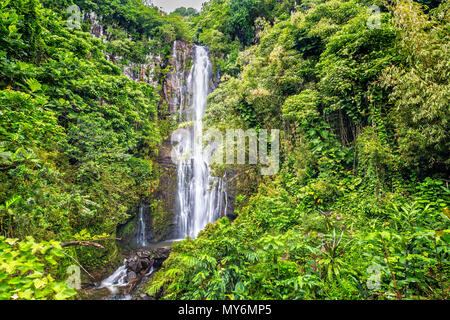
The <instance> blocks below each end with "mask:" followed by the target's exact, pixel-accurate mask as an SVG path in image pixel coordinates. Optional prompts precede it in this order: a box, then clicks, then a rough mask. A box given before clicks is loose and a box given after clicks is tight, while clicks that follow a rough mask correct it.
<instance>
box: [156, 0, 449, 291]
mask: <svg viewBox="0 0 450 320" xmlns="http://www.w3.org/2000/svg"><path fill="white" fill-rule="evenodd" d="M237 2H238V1H236V2H234V1H220V2H219V1H213V2H211V3H210V5H209V6H208V7H207V8H206V10H205V11H204V12H202V14H201V15H200V16H199V17H197V18H196V19H197V20H196V21H207V22H208V21H209V22H210V23H212V24H214V23H216V21H221V22H220V23H219V22H217V25H216V26H217V28H215V27H212V28H209V29H206V30H207V31H205V29H203V33H201V34H200V37H199V39H202V40H203V41H211V42H210V43H211V47H212V48H213V46H214V45H215V44H216V42H215V41H216V40H212V38H211V39H208V38H207V37H206V34H208V32H211V33H214V32H218V31H219V30H220V29H218V28H219V27H220V28H222V27H225V26H226V24H224V23H222V19H224V17H223V14H225V16H226V17H228V16H227V15H226V12H227V11H226V10H224V9H219V8H220V6H222V7H223V6H228V5H232V3H237ZM239 3H243V2H239ZM252 3H254V4H258V5H261V4H262V3H264V4H266V3H267V2H262V1H261V2H258V1H254V2H252ZM370 4H371V3H370ZM368 5H369V2H366V1H356V0H351V1H342V0H333V1H309V2H302V7H301V8H300V9H299V10H297V12H295V13H293V14H291V15H288V16H283V15H281V16H280V17H279V21H278V22H276V23H274V24H271V23H269V22H270V21H271V14H269V15H268V17H267V18H266V19H265V21H266V23H265V24H264V29H263V30H261V31H260V32H259V33H258V36H257V39H255V38H253V39H255V40H254V41H255V42H257V44H256V45H253V46H250V47H248V48H247V49H246V50H245V51H242V52H241V53H240V54H239V56H238V57H237V58H236V60H235V61H236V64H235V66H237V68H235V69H225V70H226V71H229V72H228V75H226V76H225V77H223V83H222V84H221V85H220V87H219V88H218V89H217V90H216V91H215V92H214V93H213V94H211V95H210V98H209V107H208V115H207V120H208V122H209V124H210V125H212V126H217V127H219V128H222V129H226V128H229V127H236V128H254V129H257V130H258V129H260V128H281V129H283V131H284V137H283V150H282V154H281V158H282V159H281V163H282V168H281V170H280V172H279V174H277V175H276V176H274V177H266V178H264V179H263V178H261V177H260V176H259V172H258V171H256V170H255V168H254V167H251V166H241V168H240V169H238V170H237V171H238V172H237V176H238V178H236V180H237V181H238V182H237V183H238V196H237V199H236V200H237V201H236V202H237V204H238V209H237V210H236V211H237V214H238V218H237V219H236V220H235V221H234V222H232V223H231V222H230V221H228V219H222V220H220V221H219V222H218V223H216V224H215V225H214V226H209V227H208V228H207V230H205V231H204V232H203V233H202V234H201V236H200V237H199V239H197V240H195V241H191V240H189V241H185V242H182V243H179V244H177V245H176V246H175V247H174V249H173V251H172V254H171V257H170V258H169V259H168V260H167V261H166V262H165V267H164V269H163V270H162V271H160V272H159V273H158V274H157V276H156V279H155V280H154V281H153V283H152V284H151V285H150V287H149V292H150V293H152V294H157V293H159V294H161V295H162V296H163V297H164V298H166V299H424V298H425V299H447V298H448V294H449V292H448V288H449V279H448V276H449V256H448V249H449V243H450V230H449V217H450V216H449V207H448V206H449V200H450V194H449V192H450V191H449V189H448V180H446V179H447V178H448V165H449V157H448V150H449V140H448V129H449V123H448V120H449V118H450V117H449V108H448V101H449V97H450V86H449V81H448V79H449V75H450V67H449V66H450V65H449V63H448V62H449V61H450V51H449V47H448V43H449V34H450V33H449V32H448V31H449V27H450V24H449V2H448V1H444V2H442V3H441V4H440V6H437V4H435V8H432V9H431V10H428V9H427V12H428V13H427V14H425V13H423V11H422V8H421V7H420V5H419V4H417V3H413V2H411V1H406V0H405V1H397V2H395V3H391V4H390V5H387V3H381V2H378V5H380V6H381V8H382V11H381V16H380V22H381V24H380V28H368V27H367V21H368V20H370V16H371V14H372V13H370V12H369V13H368V12H367V6H368ZM247 9H248V8H247V7H246V8H243V9H242V10H247ZM273 13H274V11H272V14H273ZM233 14H237V15H240V14H242V11H239V10H238V11H233ZM264 18H265V17H264ZM225 19H228V18H225ZM227 21H228V20H227ZM252 23H253V22H249V25H252ZM198 25H199V24H198ZM241 30H251V28H241ZM224 34H225V33H224ZM228 35H230V36H232V34H231V33H228ZM235 36H236V37H237V39H239V40H240V41H239V45H240V46H245V45H248V44H250V43H251V42H252V41H248V40H247V39H252V37H254V35H253V34H249V35H246V36H248V38H245V37H244V38H241V37H240V35H238V34H236V35H235ZM235 39H236V38H235ZM207 43H208V42H207ZM218 43H219V44H220V45H222V46H223V47H224V48H225V46H226V45H232V42H231V43H230V42H227V41H226V38H223V39H222V40H220V41H218ZM222 53H226V50H224V51H222ZM218 57H219V58H223V57H225V59H228V60H230V59H231V58H230V57H233V53H229V54H228V56H226V55H225V56H220V55H219V56H218ZM219 64H220V62H219ZM236 70H240V72H239V74H236V73H235V71H236ZM233 169H236V168H235V167H234V168H233ZM240 177H245V178H240Z"/></svg>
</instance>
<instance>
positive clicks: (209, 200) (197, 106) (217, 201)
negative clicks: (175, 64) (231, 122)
mask: <svg viewBox="0 0 450 320" xmlns="http://www.w3.org/2000/svg"><path fill="white" fill-rule="evenodd" d="M211 70H212V66H211V61H210V59H209V56H208V51H207V50H206V49H205V48H204V47H201V46H195V48H194V63H193V66H192V69H191V71H190V74H189V77H188V79H187V88H188V91H189V94H190V95H191V99H190V109H189V112H188V113H187V114H188V119H187V120H189V121H191V123H192V126H191V127H190V128H189V129H187V130H186V131H184V134H181V137H178V138H177V139H178V142H179V143H178V145H176V146H174V150H175V152H176V154H177V155H179V157H178V160H177V162H178V163H177V165H178V171H177V173H178V193H177V201H178V221H177V222H178V236H180V237H183V238H184V237H191V238H195V237H196V236H197V235H198V233H199V232H200V231H201V230H202V229H203V228H204V227H205V226H206V225H207V224H208V223H211V222H214V221H216V220H217V219H218V218H219V217H220V216H221V215H223V213H224V211H225V209H226V204H225V202H226V191H225V190H226V185H225V181H224V180H223V179H221V178H217V177H212V176H211V174H210V168H209V164H210V159H209V158H210V155H208V154H206V153H205V152H204V149H205V148H204V147H203V144H202V139H201V137H202V132H203V121H202V119H203V116H204V113H205V108H206V99H207V97H208V94H209V92H210V82H211V77H212V72H211ZM186 133H187V134H186Z"/></svg>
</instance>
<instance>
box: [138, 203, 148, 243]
mask: <svg viewBox="0 0 450 320" xmlns="http://www.w3.org/2000/svg"><path fill="white" fill-rule="evenodd" d="M136 241H137V245H138V247H145V246H146V245H147V232H146V225H145V205H144V204H142V203H141V204H140V206H139V215H138V231H137V239H136Z"/></svg>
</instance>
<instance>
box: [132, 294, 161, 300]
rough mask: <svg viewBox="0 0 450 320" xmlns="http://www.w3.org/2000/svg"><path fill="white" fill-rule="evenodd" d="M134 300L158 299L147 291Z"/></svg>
mask: <svg viewBox="0 0 450 320" xmlns="http://www.w3.org/2000/svg"><path fill="white" fill-rule="evenodd" d="M133 300H156V298H155V297H153V296H151V295H149V294H146V293H145V294H141V295H140V296H139V297H134V298H133Z"/></svg>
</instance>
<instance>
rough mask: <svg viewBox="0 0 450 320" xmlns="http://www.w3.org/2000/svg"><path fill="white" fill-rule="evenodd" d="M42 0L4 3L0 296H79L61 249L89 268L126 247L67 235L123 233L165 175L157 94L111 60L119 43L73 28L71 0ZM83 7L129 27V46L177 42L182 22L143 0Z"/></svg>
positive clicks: (0, 22) (0, 31)
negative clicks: (83, 243) (84, 244)
mask: <svg viewBox="0 0 450 320" xmlns="http://www.w3.org/2000/svg"><path fill="white" fill-rule="evenodd" d="M43 3H44V5H45V6H44V5H43V4H42V3H41V2H40V1H38V0H11V1H9V0H7V1H1V2H0V11H1V17H0V115H1V122H0V186H1V187H0V236H1V238H0V247H1V249H0V251H1V253H0V278H1V281H0V282H1V283H2V284H1V287H0V296H1V298H8V297H10V298H13V299H16V298H17V299H43V298H45V299H53V298H56V299H64V298H69V297H72V296H73V295H74V294H75V292H74V291H73V290H71V289H69V288H68V287H67V286H66V283H65V282H62V281H61V278H62V277H64V278H66V268H67V267H68V266H69V265H71V264H74V261H73V260H72V259H71V258H70V257H68V256H66V255H64V253H67V254H69V255H70V256H71V257H74V258H76V259H77V261H79V262H81V264H82V265H83V266H84V267H86V268H88V269H90V270H92V269H94V268H101V267H104V266H105V265H108V264H110V263H111V262H113V261H115V258H118V255H117V248H116V247H115V244H114V242H113V241H106V243H105V247H106V250H104V251H102V250H98V249H89V248H77V249H68V248H65V249H64V252H63V253H62V250H61V248H60V247H58V243H59V242H62V241H69V240H74V239H76V240H89V239H92V238H93V237H96V235H97V236H98V235H103V238H105V237H114V236H115V232H116V227H117V225H118V224H120V223H123V222H125V221H126V220H127V219H128V218H129V214H130V212H133V211H134V208H135V207H136V206H137V204H138V202H139V200H140V199H142V198H144V197H146V196H148V195H149V194H150V192H151V189H152V188H153V187H154V185H155V183H156V180H157V178H158V172H157V170H156V169H155V164H154V159H155V156H156V155H157V153H158V148H159V145H160V143H161V140H162V134H163V133H162V132H161V131H160V128H159V124H160V120H159V119H158V105H159V100H160V97H159V94H158V92H157V91H156V89H155V88H154V87H153V86H151V85H149V84H146V83H144V82H135V81H132V80H130V79H128V78H127V77H125V76H123V75H122V72H121V68H120V66H117V65H115V64H113V63H112V62H110V61H109V60H107V56H106V53H110V52H111V43H110V42H104V41H102V39H97V38H94V37H93V36H91V35H90V34H89V33H88V32H85V31H83V30H78V29H70V28H68V27H67V22H66V18H67V17H66V16H65V11H64V10H59V8H61V7H63V8H65V6H66V5H71V4H72V2H71V1H66V3H62V2H61V1H58V2H54V3H53V2H52V1H43ZM76 3H78V4H79V5H80V6H81V7H82V8H91V6H92V8H93V9H96V8H100V7H101V9H102V10H104V11H101V12H98V13H99V14H103V16H104V19H105V20H106V21H111V22H112V21H117V23H118V25H119V26H121V25H122V26H126V28H127V29H126V30H127V32H128V33H129V34H132V35H133V38H132V39H128V38H127V37H126V36H125V38H126V40H128V42H129V44H130V45H131V46H132V45H133V43H140V42H139V41H141V40H142V39H143V37H158V38H157V39H156V40H155V41H156V42H157V43H158V46H159V47H160V48H170V43H171V41H172V37H176V31H173V30H176V28H177V27H176V25H175V24H173V23H172V22H173V21H175V20H176V21H181V20H179V19H178V18H172V17H168V16H165V15H163V14H162V13H160V12H158V11H156V10H155V9H154V8H147V7H146V8H147V9H146V10H141V9H142V8H143V7H142V4H141V2H139V6H138V7H136V6H137V3H138V2H136V1H129V2H126V3H124V2H123V1H122V2H109V1H108V2H104V3H103V2H102V3H100V2H96V3H94V2H90V1H86V2H84V1H83V2H81V1H80V2H76ZM106 4H108V5H106ZM97 6H98V7H97ZM108 10H110V11H108ZM61 12H62V14H61ZM108 12H109V14H108ZM114 12H115V13H114ZM117 12H119V13H122V14H123V15H121V16H120V17H117V16H116V15H115V14H116V13H117ZM113 13H114V14H113ZM151 17H152V18H151ZM152 19H153V20H152ZM174 19H175V20H174ZM130 21H135V24H136V25H133V24H132V23H131V22H130ZM142 21H147V23H148V25H144V27H145V30H141V29H139V28H138V27H137V25H140V23H141V22H142ZM152 21H153V22H152ZM152 26H153V27H152ZM83 27H84V28H85V29H88V26H87V25H84V26H83ZM141 27H142V26H141ZM164 28H172V29H171V31H170V32H172V31H173V35H172V34H171V35H170V37H169V38H168V39H165V38H164V32H163V30H162V29H164ZM115 30H116V31H120V29H119V28H116V29H115ZM166 35H167V34H166ZM136 47H139V45H136ZM150 50H152V49H150ZM158 50H159V49H158V48H156V49H154V54H160V52H161V51H158ZM25 238H26V239H27V240H23V241H19V240H18V239H25ZM53 253H54V254H53ZM56 260H58V263H56ZM55 265H56V266H55ZM84 275H85V274H84V273H83V276H84ZM55 279H56V280H55Z"/></svg>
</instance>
